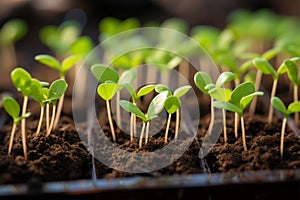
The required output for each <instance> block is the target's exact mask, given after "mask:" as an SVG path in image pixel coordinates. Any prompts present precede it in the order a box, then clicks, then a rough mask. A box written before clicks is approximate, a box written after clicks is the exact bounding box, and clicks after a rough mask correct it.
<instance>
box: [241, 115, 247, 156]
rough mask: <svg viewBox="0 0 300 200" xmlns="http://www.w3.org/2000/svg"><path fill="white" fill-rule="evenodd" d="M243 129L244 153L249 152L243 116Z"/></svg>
mask: <svg viewBox="0 0 300 200" xmlns="http://www.w3.org/2000/svg"><path fill="white" fill-rule="evenodd" d="M241 128H242V139H243V146H244V151H247V144H246V133H245V125H244V117H243V116H241Z"/></svg>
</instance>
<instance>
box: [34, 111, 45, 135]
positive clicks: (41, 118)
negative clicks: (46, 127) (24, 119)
mask: <svg viewBox="0 0 300 200" xmlns="http://www.w3.org/2000/svg"><path fill="white" fill-rule="evenodd" d="M44 110H45V109H44V106H41V112H40V120H39V123H38V128H37V129H36V133H35V137H37V136H38V135H39V134H40V130H41V127H42V122H43V116H44Z"/></svg>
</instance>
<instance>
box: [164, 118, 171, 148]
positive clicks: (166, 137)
mask: <svg viewBox="0 0 300 200" xmlns="http://www.w3.org/2000/svg"><path fill="white" fill-rule="evenodd" d="M171 115H172V114H169V116H168V121H167V127H166V132H165V144H167V143H168V133H169V128H170V123H171Z"/></svg>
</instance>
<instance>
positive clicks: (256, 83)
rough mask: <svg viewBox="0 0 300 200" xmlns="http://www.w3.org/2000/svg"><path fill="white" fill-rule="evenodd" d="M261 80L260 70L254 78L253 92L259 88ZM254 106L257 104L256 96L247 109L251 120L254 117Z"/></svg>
mask: <svg viewBox="0 0 300 200" xmlns="http://www.w3.org/2000/svg"><path fill="white" fill-rule="evenodd" d="M261 78H262V72H261V71H260V70H257V73H256V78H255V91H258V90H259V88H260V83H261ZM256 104H257V96H255V97H254V98H253V100H252V103H251V105H250V108H249V116H250V118H252V117H253V116H254V113H255V109H256Z"/></svg>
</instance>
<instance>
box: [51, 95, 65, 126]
mask: <svg viewBox="0 0 300 200" xmlns="http://www.w3.org/2000/svg"><path fill="white" fill-rule="evenodd" d="M64 99H65V94H63V95H62V96H61V97H60V99H59V102H58V106H57V112H56V116H55V121H54V125H53V128H54V129H56V128H57V125H58V122H59V119H60V114H61V111H62V107H63V104H64Z"/></svg>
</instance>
